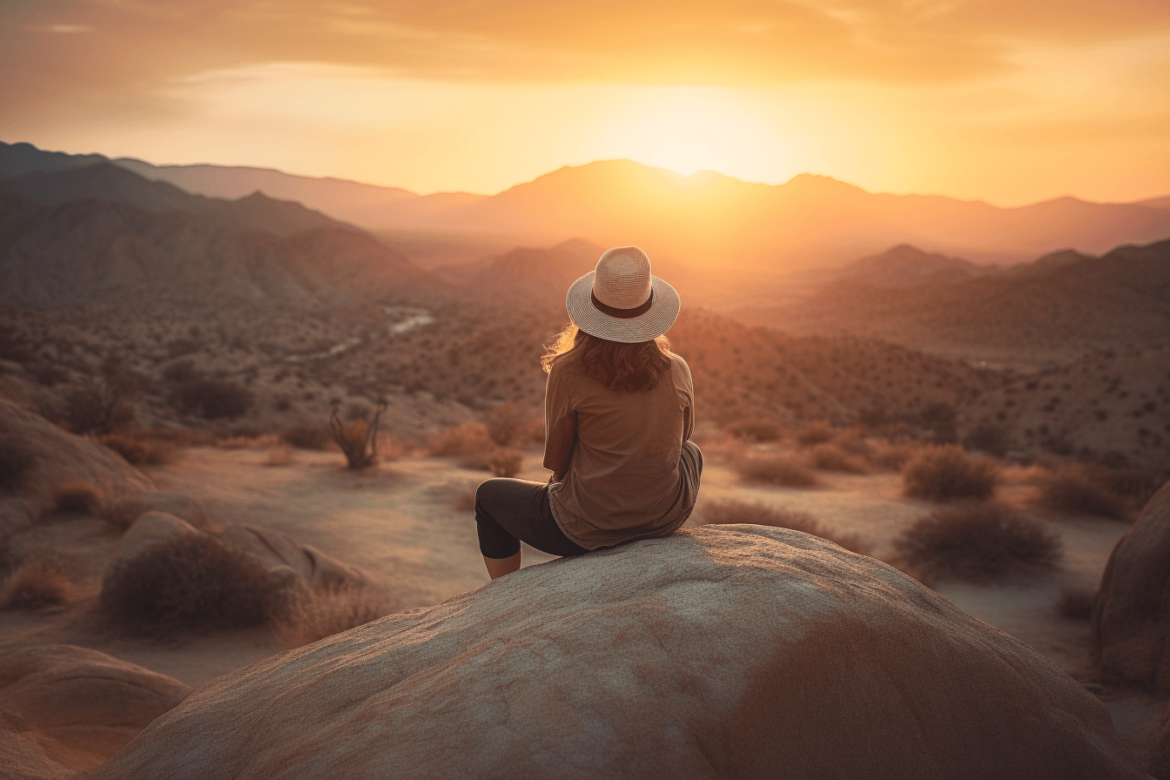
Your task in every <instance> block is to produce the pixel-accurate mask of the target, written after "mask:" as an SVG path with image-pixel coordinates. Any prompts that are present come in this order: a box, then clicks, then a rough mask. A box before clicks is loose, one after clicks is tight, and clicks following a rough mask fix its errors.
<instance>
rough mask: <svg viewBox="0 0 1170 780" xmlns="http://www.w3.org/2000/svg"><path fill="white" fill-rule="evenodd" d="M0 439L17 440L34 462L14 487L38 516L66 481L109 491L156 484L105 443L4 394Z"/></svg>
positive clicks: (119, 492)
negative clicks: (70, 429) (27, 408)
mask: <svg viewBox="0 0 1170 780" xmlns="http://www.w3.org/2000/svg"><path fill="white" fill-rule="evenodd" d="M0 441H4V442H12V443H15V444H16V445H17V446H19V447H20V449H21V450H22V452H23V454H24V455H25V456H26V457H27V458H28V460H29V462H30V463H31V464H32V465H31V468H30V469H29V470H28V471H27V472H26V473H25V474H24V475H23V477H22V479H21V484H20V486H19V487H18V488H17V489H16V490H15V491H14V492H15V493H16V494H17V495H19V496H20V497H22V498H24V499H26V500H27V501H28V502H30V503H31V504H32V507H31V508H32V512H33V514H34V515H35V514H36V513H37V512H39V511H40V510H41V509H44V508H45V507H47V506H49V504H50V503H51V502H52V498H53V493H54V491H55V490H56V489H57V488H58V487H60V486H61V485H63V484H64V483H67V482H88V483H89V484H91V485H93V486H94V487H95V488H97V489H98V490H100V491H102V492H103V493H104V494H106V495H108V496H118V495H125V494H130V493H138V492H140V491H144V490H153V489H154V486H153V485H152V484H151V483H150V480H149V479H148V478H147V477H146V476H145V475H144V474H143V473H142V472H141V471H139V470H138V469H136V468H134V467H133V466H131V465H130V464H128V463H127V462H126V461H124V460H122V458H121V457H120V456H118V455H115V454H114V453H113V452H111V451H110V450H108V449H106V448H105V447H103V446H101V445H99V444H95V443H94V442H91V441H88V440H86V439H84V438H82V437H80V436H75V435H73V434H71V433H69V432H68V431H65V430H62V429H61V428H58V427H57V426H56V425H53V423H51V422H49V421H48V420H46V419H45V418H43V417H41V416H40V415H36V414H33V413H32V412H28V411H25V410H24V409H22V408H21V407H19V406H17V405H16V404H14V403H11V402H9V401H5V400H3V399H0Z"/></svg>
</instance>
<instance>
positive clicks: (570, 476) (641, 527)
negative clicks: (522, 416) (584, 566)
mask: <svg viewBox="0 0 1170 780" xmlns="http://www.w3.org/2000/svg"><path fill="white" fill-rule="evenodd" d="M670 359H671V368H670V371H669V372H665V373H663V374H662V376H661V377H659V380H658V384H657V386H655V387H654V388H653V389H651V390H645V391H640V392H635V393H628V392H623V391H620V390H610V389H609V388H607V387H605V385H603V384H601V383H600V382H598V381H597V380H595V379H591V378H590V377H588V376H586V375H584V374H583V373H582V372H581V370H580V369H579V367H578V366H577V365H575V361H574V360H573V359H572V358H571V357H570V358H569V359H567V360H566V359H562V360H561V361H559V362H557V363H556V364H554V365H553V366H552V370H551V371H550V372H549V375H548V384H547V386H546V389H545V396H544V414H545V418H544V425H545V428H544V430H545V443H544V466H545V468H547V469H551V470H552V471H553V481H552V483H551V486H550V488H549V504H550V507H551V509H552V514H553V517H554V518H555V519H556V521H557V524H558V525H559V526H560V528H561V530H562V531H563V532H564V533H565V535H566V536H568V537H569V539H571V540H573V541H574V542H576V543H577V544H579V545H580V546H582V547H585V548H587V549H590V550H592V549H596V548H598V547H609V546H612V545H615V544H619V543H621V542H624V541H628V540H630V539H634V538H640V537H654V536H666V535H668V534H670V533H672V532H673V531H674V530H675V529H677V528H678V527H679V526H681V525H682V524H683V522H685V521H686V519H687V517H688V516H689V515H690V513H691V510H692V509H694V506H695V499H696V497H697V496H698V493H699V476H700V472H701V469H702V461H701V457H702V456H701V453H699V449H698V447H696V446H695V445H694V444H691V443H689V442H688V441H687V440H688V439H689V438H690V436H691V433H692V432H693V431H694V428H695V415H694V409H695V393H694V388H693V386H692V383H691V369H690V367H689V366H687V364H686V361H685V360H683V359H682V358H681V357H679V356H678V355H675V354H673V353H670ZM684 443H685V446H684Z"/></svg>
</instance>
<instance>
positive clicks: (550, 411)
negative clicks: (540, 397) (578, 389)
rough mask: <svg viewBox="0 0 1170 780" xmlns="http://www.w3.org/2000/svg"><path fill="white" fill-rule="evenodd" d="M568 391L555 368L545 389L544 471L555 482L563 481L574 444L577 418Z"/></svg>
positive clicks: (560, 373) (566, 381) (557, 368)
mask: <svg viewBox="0 0 1170 780" xmlns="http://www.w3.org/2000/svg"><path fill="white" fill-rule="evenodd" d="M570 389H571V388H570V383H569V381H568V377H566V376H564V372H563V369H560V368H559V367H557V366H555V365H554V366H553V367H552V370H551V371H549V374H548V382H547V384H546V385H545V388H544V467H545V468H546V469H549V470H550V471H552V472H553V481H554V482H560V481H561V479H563V478H564V476H565V472H566V471H567V470H568V468H569V458H570V457H572V455H573V445H574V444H575V443H576V441H577V415H576V413H575V412H574V411H573V403H572V398H571V397H570V393H569V391H570Z"/></svg>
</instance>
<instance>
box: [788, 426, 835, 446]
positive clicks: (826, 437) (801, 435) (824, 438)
mask: <svg viewBox="0 0 1170 780" xmlns="http://www.w3.org/2000/svg"><path fill="white" fill-rule="evenodd" d="M832 438H833V429H832V428H831V427H830V426H829V422H828V421H827V420H814V421H813V422H810V423H806V424H805V425H804V427H802V428H801V429H800V430H799V431H797V432H796V443H797V444H799V445H800V446H801V447H811V446H812V445H814V444H824V443H825V442H828V441H830V440H831V439H832Z"/></svg>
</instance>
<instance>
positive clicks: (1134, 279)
mask: <svg viewBox="0 0 1170 780" xmlns="http://www.w3.org/2000/svg"><path fill="white" fill-rule="evenodd" d="M735 316H736V318H737V319H739V320H741V321H743V322H747V323H749V324H755V325H766V326H768V327H771V328H775V329H777V330H781V331H784V332H789V333H795V334H818V335H844V334H849V335H859V336H866V337H870V338H880V339H885V340H887V341H892V342H894V343H898V344H903V345H906V346H910V347H914V348H918V349H926V350H932V351H944V352H946V351H948V350H950V349H952V348H968V349H985V350H986V351H987V352H988V353H989V354H990V353H993V352H1000V353H1010V352H1011V351H1013V350H1045V349H1047V350H1052V351H1054V352H1055V351H1062V350H1063V351H1066V352H1069V353H1072V354H1083V353H1084V352H1086V351H1088V350H1089V349H1092V348H1098V347H1109V346H1114V345H1117V344H1140V343H1142V342H1150V343H1165V342H1166V338H1167V334H1170V241H1161V242H1156V243H1153V244H1149V245H1146V246H1132V245H1129V246H1121V247H1117V248H1115V249H1113V250H1111V251H1110V252H1108V253H1106V254H1104V255H1102V256H1100V257H1095V256H1091V255H1084V254H1080V253H1077V252H1072V251H1063V252H1058V253H1054V254H1052V255H1048V256H1045V257H1041V258H1039V259H1038V260H1036V261H1035V262H1033V263H1030V264H1027V265H1021V266H1016V267H1013V268H1010V269H1007V270H1005V271H1003V272H1000V273H990V274H986V275H983V276H978V277H975V278H971V279H968V280H966V281H959V282H945V283H940V282H928V283H924V284H918V285H914V286H879V285H872V284H858V283H844V284H830V285H827V286H825V287H824V288H823V289H822V290H821V291H820V292H818V293H817V294H815V295H813V296H811V297H809V298H807V299H805V300H802V301H799V302H796V303H794V304H791V305H787V306H783V307H777V308H761V309H752V310H741V311H739V312H737V313H736V315H735Z"/></svg>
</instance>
